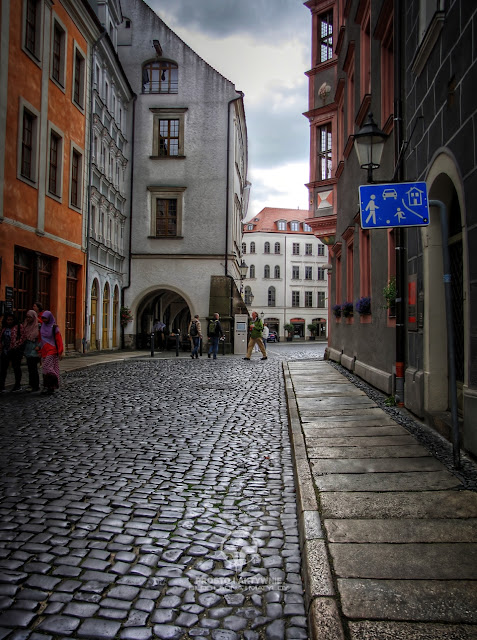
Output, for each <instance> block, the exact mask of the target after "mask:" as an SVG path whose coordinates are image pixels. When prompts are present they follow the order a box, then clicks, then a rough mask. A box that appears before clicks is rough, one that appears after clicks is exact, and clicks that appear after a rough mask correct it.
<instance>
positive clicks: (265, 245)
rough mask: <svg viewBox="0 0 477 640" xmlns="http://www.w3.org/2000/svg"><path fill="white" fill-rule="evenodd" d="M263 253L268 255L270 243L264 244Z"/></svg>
mask: <svg viewBox="0 0 477 640" xmlns="http://www.w3.org/2000/svg"><path fill="white" fill-rule="evenodd" d="M263 252H264V253H270V243H269V242H265V244H264V245H263Z"/></svg>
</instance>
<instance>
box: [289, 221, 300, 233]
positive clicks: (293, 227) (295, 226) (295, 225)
mask: <svg viewBox="0 0 477 640" xmlns="http://www.w3.org/2000/svg"><path fill="white" fill-rule="evenodd" d="M290 229H291V230H292V231H299V230H300V223H299V222H295V221H293V222H290Z"/></svg>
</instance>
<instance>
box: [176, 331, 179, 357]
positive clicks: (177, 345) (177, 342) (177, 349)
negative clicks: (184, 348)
mask: <svg viewBox="0 0 477 640" xmlns="http://www.w3.org/2000/svg"><path fill="white" fill-rule="evenodd" d="M179 338H180V336H179V334H178V333H176V358H178V357H179Z"/></svg>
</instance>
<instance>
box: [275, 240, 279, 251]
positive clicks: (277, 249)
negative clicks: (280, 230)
mask: <svg viewBox="0 0 477 640" xmlns="http://www.w3.org/2000/svg"><path fill="white" fill-rule="evenodd" d="M275 253H280V243H279V242H275Z"/></svg>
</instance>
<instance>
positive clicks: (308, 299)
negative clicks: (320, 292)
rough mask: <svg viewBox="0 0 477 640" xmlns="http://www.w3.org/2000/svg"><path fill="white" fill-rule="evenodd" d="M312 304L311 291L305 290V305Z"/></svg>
mask: <svg viewBox="0 0 477 640" xmlns="http://www.w3.org/2000/svg"><path fill="white" fill-rule="evenodd" d="M312 306H313V291H305V307H312Z"/></svg>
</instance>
